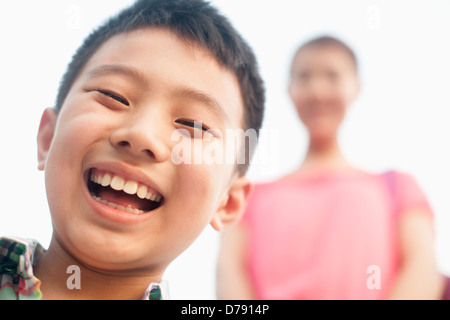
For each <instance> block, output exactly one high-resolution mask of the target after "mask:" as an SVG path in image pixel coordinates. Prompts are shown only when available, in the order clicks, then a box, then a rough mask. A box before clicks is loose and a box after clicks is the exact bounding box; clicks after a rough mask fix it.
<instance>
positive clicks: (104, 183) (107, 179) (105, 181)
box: [101, 174, 111, 187]
mask: <svg viewBox="0 0 450 320" xmlns="http://www.w3.org/2000/svg"><path fill="white" fill-rule="evenodd" d="M110 183H111V176H110V175H109V174H105V175H104V176H103V178H102V182H101V185H102V186H103V187H106V186H109V184H110Z"/></svg>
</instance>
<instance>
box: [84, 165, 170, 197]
mask: <svg viewBox="0 0 450 320" xmlns="http://www.w3.org/2000/svg"><path fill="white" fill-rule="evenodd" d="M90 180H91V181H93V182H95V183H97V184H100V185H101V186H103V187H107V186H110V187H111V188H112V189H114V190H117V191H120V190H123V191H124V192H126V193H128V194H131V195H133V194H136V195H137V196H138V197H139V198H141V199H147V200H151V201H155V202H160V201H161V200H162V196H161V195H160V194H157V193H153V192H152V191H150V190H149V187H147V186H146V185H143V184H140V183H138V182H136V181H133V180H127V181H125V179H124V178H122V177H120V176H116V175H111V174H109V173H104V174H102V173H98V172H96V171H92V173H91V176H90Z"/></svg>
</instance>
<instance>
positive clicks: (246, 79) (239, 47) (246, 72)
mask: <svg viewBox="0 0 450 320" xmlns="http://www.w3.org/2000/svg"><path fill="white" fill-rule="evenodd" d="M146 27H161V28H166V29H168V30H170V31H171V32H173V33H175V34H176V35H178V36H180V37H181V38H182V39H185V40H187V41H191V42H193V43H195V44H198V45H200V46H201V47H203V48H205V49H206V50H208V51H209V52H211V53H212V54H213V56H214V57H215V59H216V60H217V61H218V62H219V63H220V64H221V65H222V66H224V67H226V68H227V69H229V70H231V71H232V72H234V74H235V75H236V77H237V79H238V82H239V86H240V90H241V95H242V100H243V103H244V129H245V130H247V129H250V128H251V129H254V130H256V133H257V135H258V134H259V130H260V129H261V126H262V121H263V117H264V103H265V90H264V83H263V80H262V79H261V77H260V75H259V71H258V65H257V61H256V57H255V55H254V53H253V51H252V49H251V48H250V46H249V45H248V44H247V43H246V42H245V40H244V39H243V38H242V37H241V36H240V34H239V33H238V32H237V31H236V29H235V28H234V27H233V26H232V25H231V23H230V22H229V21H228V19H227V18H225V17H224V16H223V15H221V14H220V13H219V12H218V10H217V9H216V8H214V7H213V6H211V5H210V4H209V3H208V2H206V1H203V0H138V1H136V2H135V3H134V4H133V5H131V6H130V7H128V8H126V9H124V10H122V11H121V12H119V13H118V14H117V15H116V16H113V17H112V18H110V19H109V20H107V21H106V22H105V23H104V24H103V25H101V26H100V27H98V28H97V29H95V30H94V31H93V32H92V33H91V34H90V35H89V36H88V37H87V38H86V39H85V40H84V42H83V44H82V45H81V46H80V48H79V49H78V50H77V51H76V53H75V54H74V56H73V57H72V60H71V62H70V63H69V65H68V67H67V70H66V72H65V74H64V76H63V78H62V80H61V82H60V86H59V90H58V94H57V98H56V105H55V109H56V111H59V110H60V109H61V107H62V105H63V103H64V100H65V99H66V97H67V94H68V92H69V91H70V88H71V87H72V85H73V83H74V82H75V80H76V78H77V77H78V75H79V73H80V72H81V70H82V69H83V67H84V66H85V65H86V63H87V62H88V61H89V59H90V58H91V57H92V56H93V55H94V54H95V52H96V51H97V50H98V49H99V48H100V46H101V45H102V44H103V43H105V42H106V41H107V40H109V39H110V38H111V37H113V36H114V35H117V34H120V33H125V32H130V31H133V30H136V29H141V28H146ZM244 144H245V143H244ZM245 149H246V150H244V151H247V152H246V159H247V160H248V161H246V163H245V164H244V165H238V170H239V173H240V174H241V175H243V174H245V172H246V170H247V168H248V165H249V162H250V158H251V156H252V155H253V153H254V149H255V146H251V145H250V146H248V148H247V147H245ZM247 155H248V157H247Z"/></svg>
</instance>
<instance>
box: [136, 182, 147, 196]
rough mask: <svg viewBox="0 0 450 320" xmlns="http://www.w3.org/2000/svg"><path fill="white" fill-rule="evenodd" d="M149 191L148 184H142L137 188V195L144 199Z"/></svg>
mask: <svg viewBox="0 0 450 320" xmlns="http://www.w3.org/2000/svg"><path fill="white" fill-rule="evenodd" d="M147 192H148V188H147V186H144V185H140V186H139V188H138V189H137V196H138V197H139V198H141V199H144V198H145V196H146V195H147Z"/></svg>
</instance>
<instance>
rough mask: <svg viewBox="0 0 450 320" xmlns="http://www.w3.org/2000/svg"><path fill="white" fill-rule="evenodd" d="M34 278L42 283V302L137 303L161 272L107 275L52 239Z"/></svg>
mask: <svg viewBox="0 0 450 320" xmlns="http://www.w3.org/2000/svg"><path fill="white" fill-rule="evenodd" d="M78 268H79V269H78ZM34 275H35V276H36V277H37V278H38V279H39V280H40V281H41V291H42V297H43V299H48V300H56V299H57V300H140V299H142V297H143V295H144V293H145V290H146V289H147V287H148V286H149V285H150V283H152V282H160V281H161V278H162V273H158V274H155V275H151V274H150V275H149V274H148V273H143V272H138V271H136V272H126V271H121V272H115V271H114V272H110V271H103V270H95V269H93V268H89V267H86V266H85V265H83V264H82V263H80V262H79V261H78V260H76V259H74V258H73V257H72V256H71V255H70V254H69V253H67V252H66V251H65V250H64V249H63V248H62V247H61V245H60V244H59V243H58V241H57V240H55V239H54V238H52V241H51V244H50V247H49V249H48V250H47V252H46V253H45V254H44V255H43V257H42V258H41V259H40V260H39V261H38V262H37V264H36V265H35V267H34ZM78 276H79V277H78ZM77 277H78V278H77ZM77 281H78V282H77Z"/></svg>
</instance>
